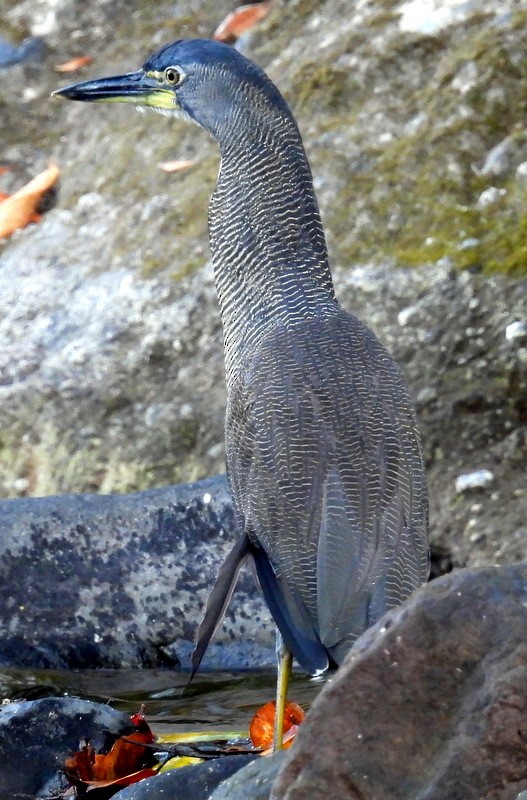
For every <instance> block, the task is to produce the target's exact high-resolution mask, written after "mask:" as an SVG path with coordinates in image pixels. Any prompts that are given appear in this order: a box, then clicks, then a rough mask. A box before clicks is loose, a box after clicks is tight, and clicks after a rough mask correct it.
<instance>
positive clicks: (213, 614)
mask: <svg viewBox="0 0 527 800" xmlns="http://www.w3.org/2000/svg"><path fill="white" fill-rule="evenodd" d="M248 555H249V538H248V536H247V534H244V535H243V536H242V537H241V539H238V541H237V542H236V544H235V545H234V547H233V548H232V550H231V552H230V553H229V555H228V556H227V558H226V559H225V561H224V562H223V564H222V566H221V569H220V571H219V573H218V577H217V578H216V583H215V584H214V587H213V589H212V591H211V593H210V595H209V599H208V600H207V605H206V606H205V614H204V617H203V620H202V622H201V624H200V626H199V628H198V633H197V641H196V647H195V648H194V652H193V653H192V672H191V673H190V678H189V681H188V684H187V686H188V685H189V684H190V682H191V681H192V678H193V677H194V675H195V674H196V671H197V670H198V668H199V665H200V664H201V661H202V659H203V656H204V655H205V651H206V650H207V647H208V645H209V642H210V640H211V639H212V636H213V635H214V631H215V630H216V628H217V627H218V625H219V624H220V622H221V620H222V618H223V614H224V613H225V609H226V608H227V605H228V603H229V600H230V599H231V595H232V593H233V591H234V587H235V585H236V581H237V578H238V573H239V571H240V569H241V568H242V566H243V564H244V563H245V561H246V559H247V557H248Z"/></svg>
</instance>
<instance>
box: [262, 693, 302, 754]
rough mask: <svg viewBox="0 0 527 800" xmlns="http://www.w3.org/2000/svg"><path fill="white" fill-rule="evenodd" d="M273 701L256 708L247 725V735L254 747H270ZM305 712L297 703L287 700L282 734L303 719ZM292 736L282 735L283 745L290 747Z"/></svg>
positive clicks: (272, 730)
mask: <svg viewBox="0 0 527 800" xmlns="http://www.w3.org/2000/svg"><path fill="white" fill-rule="evenodd" d="M275 707H276V703H275V701H274V700H273V701H271V702H270V703H266V704H265V705H264V706H262V707H261V708H259V709H258V711H257V712H256V714H255V715H254V717H253V718H252V720H251V724H250V726H249V737H250V739H251V742H252V743H253V745H254V746H255V747H264V748H265V747H270V746H271V745H272V743H273V734H274V718H275ZM304 717H305V714H304V712H303V710H302V709H301V708H300V706H299V705H297V703H292V702H290V701H288V702H287V703H286V706H285V714H284V734H287V732H288V731H290V730H292V729H293V728H295V731H294V732H295V733H296V729H297V728H298V726H299V725H300V723H301V722H302V721H303V719H304ZM293 738H294V737H293V736H284V747H290V746H291V744H292V741H293Z"/></svg>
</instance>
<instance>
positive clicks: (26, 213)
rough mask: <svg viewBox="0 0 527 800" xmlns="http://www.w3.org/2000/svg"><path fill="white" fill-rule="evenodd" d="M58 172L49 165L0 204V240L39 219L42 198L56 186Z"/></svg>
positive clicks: (54, 165)
mask: <svg viewBox="0 0 527 800" xmlns="http://www.w3.org/2000/svg"><path fill="white" fill-rule="evenodd" d="M59 175H60V170H59V168H58V167H57V165H56V164H51V165H50V166H49V167H48V168H47V169H45V170H44V172H41V173H40V175H37V176H36V177H35V178H33V180H31V181H29V183H26V185H25V186H23V187H22V189H19V191H18V192H15V194H12V195H11V196H10V197H7V198H6V199H4V200H3V201H2V202H1V203H0V239H4V238H7V237H8V236H11V234H12V233H13V232H14V231H16V230H17V229H18V228H25V227H26V225H29V224H30V223H31V222H38V221H40V219H41V216H40V214H38V212H37V208H38V205H39V203H40V201H41V200H42V198H43V196H44V195H45V194H46V193H47V192H49V190H50V189H51V188H52V187H53V186H54V185H55V184H56V182H57V181H58V179H59Z"/></svg>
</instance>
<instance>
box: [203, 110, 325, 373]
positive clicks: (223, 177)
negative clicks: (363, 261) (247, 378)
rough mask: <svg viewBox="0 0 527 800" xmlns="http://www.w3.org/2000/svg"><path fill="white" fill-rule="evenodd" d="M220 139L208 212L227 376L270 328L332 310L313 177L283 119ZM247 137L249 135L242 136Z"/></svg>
mask: <svg viewBox="0 0 527 800" xmlns="http://www.w3.org/2000/svg"><path fill="white" fill-rule="evenodd" d="M249 122H250V123H251V124H248V125H244V126H243V130H242V131H236V130H235V129H234V126H233V130H231V131H230V134H229V135H226V136H225V140H226V142H227V144H225V145H222V141H221V139H220V147H221V152H222V162H221V168H220V174H219V177H218V183H217V186H216V190H215V192H214V194H213V196H212V199H211V204H210V209H209V229H210V241H211V249H212V257H213V262H214V270H215V277H216V285H217V290H218V297H219V302H220V309H221V315H222V321H223V328H224V339H225V350H226V360H227V374H228V377H229V374H230V372H231V370H232V367H233V364H234V363H235V362H236V352H237V351H238V350H239V348H240V347H243V348H244V349H247V348H248V347H250V345H251V341H254V340H256V339H257V338H258V336H259V335H261V332H262V331H263V330H264V329H265V327H266V326H267V325H269V324H274V323H275V322H276V321H279V322H285V323H286V324H287V323H288V322H291V323H293V324H294V323H295V322H296V321H298V320H301V319H302V318H303V317H306V316H312V315H314V314H317V313H320V312H321V310H323V309H324V308H325V307H327V306H332V307H333V306H334V305H335V302H336V301H335V295H334V291H333V283H332V279H331V273H330V269H329V263H328V256H327V250H326V242H325V238H324V231H323V228H322V223H321V220H320V214H319V210H318V205H317V201H316V198H315V193H314V190H313V182H312V177H311V171H310V168H309V164H308V162H307V159H306V155H305V152H304V147H303V144H302V140H301V138H300V134H299V132H298V129H297V127H296V123H295V122H294V120H293V118H292V117H291V116H290V114H289V113H287V112H286V113H284V112H283V111H282V110H279V111H277V115H276V117H275V118H274V119H272V118H271V119H269V117H268V116H263V117H261V118H260V119H255V120H250V121H249ZM248 130H250V133H248V132H247V131H248Z"/></svg>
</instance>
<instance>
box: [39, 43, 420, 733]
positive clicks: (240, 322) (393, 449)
mask: <svg viewBox="0 0 527 800" xmlns="http://www.w3.org/2000/svg"><path fill="white" fill-rule="evenodd" d="M54 94H56V95H59V96H61V97H65V98H68V99H70V100H82V101H89V102H91V101H96V102H112V103H114V102H122V103H133V104H134V105H136V106H138V107H140V108H141V109H142V108H144V107H147V108H151V109H154V110H156V111H159V112H161V113H163V114H166V115H171V116H174V117H182V118H184V119H186V120H190V121H192V122H194V123H197V125H199V126H201V127H202V128H204V129H205V131H207V132H208V133H209V134H210V135H211V136H212V137H213V139H215V140H216V142H217V144H218V145H219V150H220V154H221V166H220V170H219V175H218V179H217V184H216V187H215V189H214V192H213V194H212V197H211V201H210V206H209V238H210V247H211V253H212V261H213V266H214V275H215V283H216V289H217V295H218V300H219V306H220V313H221V319H222V326H223V340H224V357H225V372H226V384H227V410H226V418H225V450H226V466H227V474H228V480H229V485H230V490H231V493H232V498H233V505H234V512H235V519H236V523H237V527H238V530H239V533H240V535H239V538H238V539H237V542H236V544H235V546H234V548H233V549H232V551H231V553H230V554H229V555H228V556H227V558H226V560H225V562H224V564H223V566H222V567H221V569H220V571H219V574H218V578H217V581H216V583H215V586H214V588H213V589H212V591H211V593H210V596H209V599H208V602H207V605H206V609H205V614H204V617H203V621H202V623H201V625H200V627H199V630H198V637H197V645H196V648H195V650H194V654H193V659H192V666H193V671H195V670H196V669H197V668H198V666H199V664H200V662H201V660H202V658H203V655H204V653H205V650H206V647H207V645H208V643H209V641H210V639H211V637H212V636H213V634H214V631H215V629H216V628H217V626H218V624H219V623H220V621H221V619H222V617H223V613H224V611H225V608H226V606H227V603H228V601H229V599H230V595H231V593H232V591H233V588H234V586H235V583H236V579H237V576H238V572H239V569H240V567H241V565H242V564H243V563H244V562H245V561H247V560H248V559H249V560H250V561H252V563H253V565H254V568H255V573H256V576H257V580H258V582H259V585H260V588H261V592H262V593H263V596H264V599H265V601H266V603H267V605H268V607H269V610H270V612H271V615H272V617H273V619H274V622H275V624H276V627H277V656H278V678H277V695H276V697H277V701H276V721H275V730H274V744H275V748H280V747H281V743H282V738H283V711H284V704H285V702H286V695H287V686H288V682H289V677H290V673H291V667H292V661H293V657H294V658H295V659H296V661H297V662H298V664H299V665H300V667H301V668H302V669H303V670H304V671H305V672H307V673H308V674H311V675H316V674H321V673H322V672H324V671H325V670H326V669H328V667H333V668H335V667H338V665H340V664H341V662H342V660H343V658H344V656H345V655H346V653H347V652H348V651H349V649H350V647H351V646H352V644H353V642H354V641H355V640H356V639H357V637H358V636H359V635H360V634H361V633H363V632H364V631H365V630H366V629H367V628H368V627H369V626H371V625H373V624H374V623H375V622H377V621H378V620H379V619H380V618H381V617H382V616H383V615H384V614H385V612H386V611H387V610H389V609H390V608H393V607H394V606H397V605H398V604H400V603H401V602H403V601H404V600H405V599H406V598H407V597H408V596H409V595H410V594H411V593H412V592H413V591H414V589H416V588H417V587H418V586H419V585H420V584H421V583H423V582H424V581H425V580H426V579H427V576H428V570H429V550H428V499H427V483H426V477H425V470H424V464H423V456H422V450H421V445H420V439H419V435H418V430H417V425H416V418H415V412H414V408H413V405H412V402H411V399H410V396H409V392H408V389H407V387H406V384H405V381H404V379H403V377H402V375H401V372H400V370H399V368H398V366H397V365H396V363H395V361H394V360H393V358H392V357H391V356H390V355H389V354H388V352H387V350H386V349H385V348H384V346H383V345H382V344H381V343H380V341H379V340H378V338H377V337H376V336H375V334H374V333H373V332H372V330H371V329H370V328H368V327H367V326H366V325H365V324H364V323H363V322H362V321H360V320H359V319H358V318H357V317H356V316H354V315H353V314H350V313H348V312H347V311H346V310H344V308H343V307H342V306H341V305H340V303H339V302H338V300H337V298H336V295H335V290H334V286H333V280H332V275H331V270H330V265H329V261H328V253H327V248H326V241H325V235H324V230H323V226H322V222H321V217H320V213H319V208H318V204H317V199H316V197H315V192H314V188H313V180H312V174H311V170H310V166H309V164H308V160H307V157H306V153H305V150H304V146H303V142H302V138H301V134H300V132H299V129H298V126H297V123H296V121H295V119H294V116H293V114H292V112H291V110H290V108H289V106H288V105H287V103H286V101H285V100H284V98H283V97H282V95H281V93H280V92H279V90H278V88H277V87H276V86H275V84H274V83H273V82H272V81H271V79H270V78H269V77H268V76H267V74H266V73H265V72H264V71H263V70H262V69H261V68H260V67H259V66H257V65H256V64H255V63H254V62H252V61H251V60H250V59H248V58H246V57H245V56H244V55H242V54H241V53H240V52H238V51H237V50H236V49H235V48H233V47H231V46H229V45H225V44H222V43H220V42H216V41H212V40H206V39H187V40H179V41H176V42H174V43H172V44H169V45H167V46H165V47H163V48H161V49H160V50H159V51H158V52H156V53H155V54H154V55H152V56H151V57H150V58H149V59H148V60H147V61H146V63H145V64H144V66H143V67H142V69H139V70H138V71H135V72H130V73H127V74H125V75H119V76H116V77H105V78H101V79H97V80H90V81H85V82H82V83H76V84H73V85H71V86H67V87H65V88H63V89H60V90H58V91H56V92H55V93H54Z"/></svg>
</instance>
